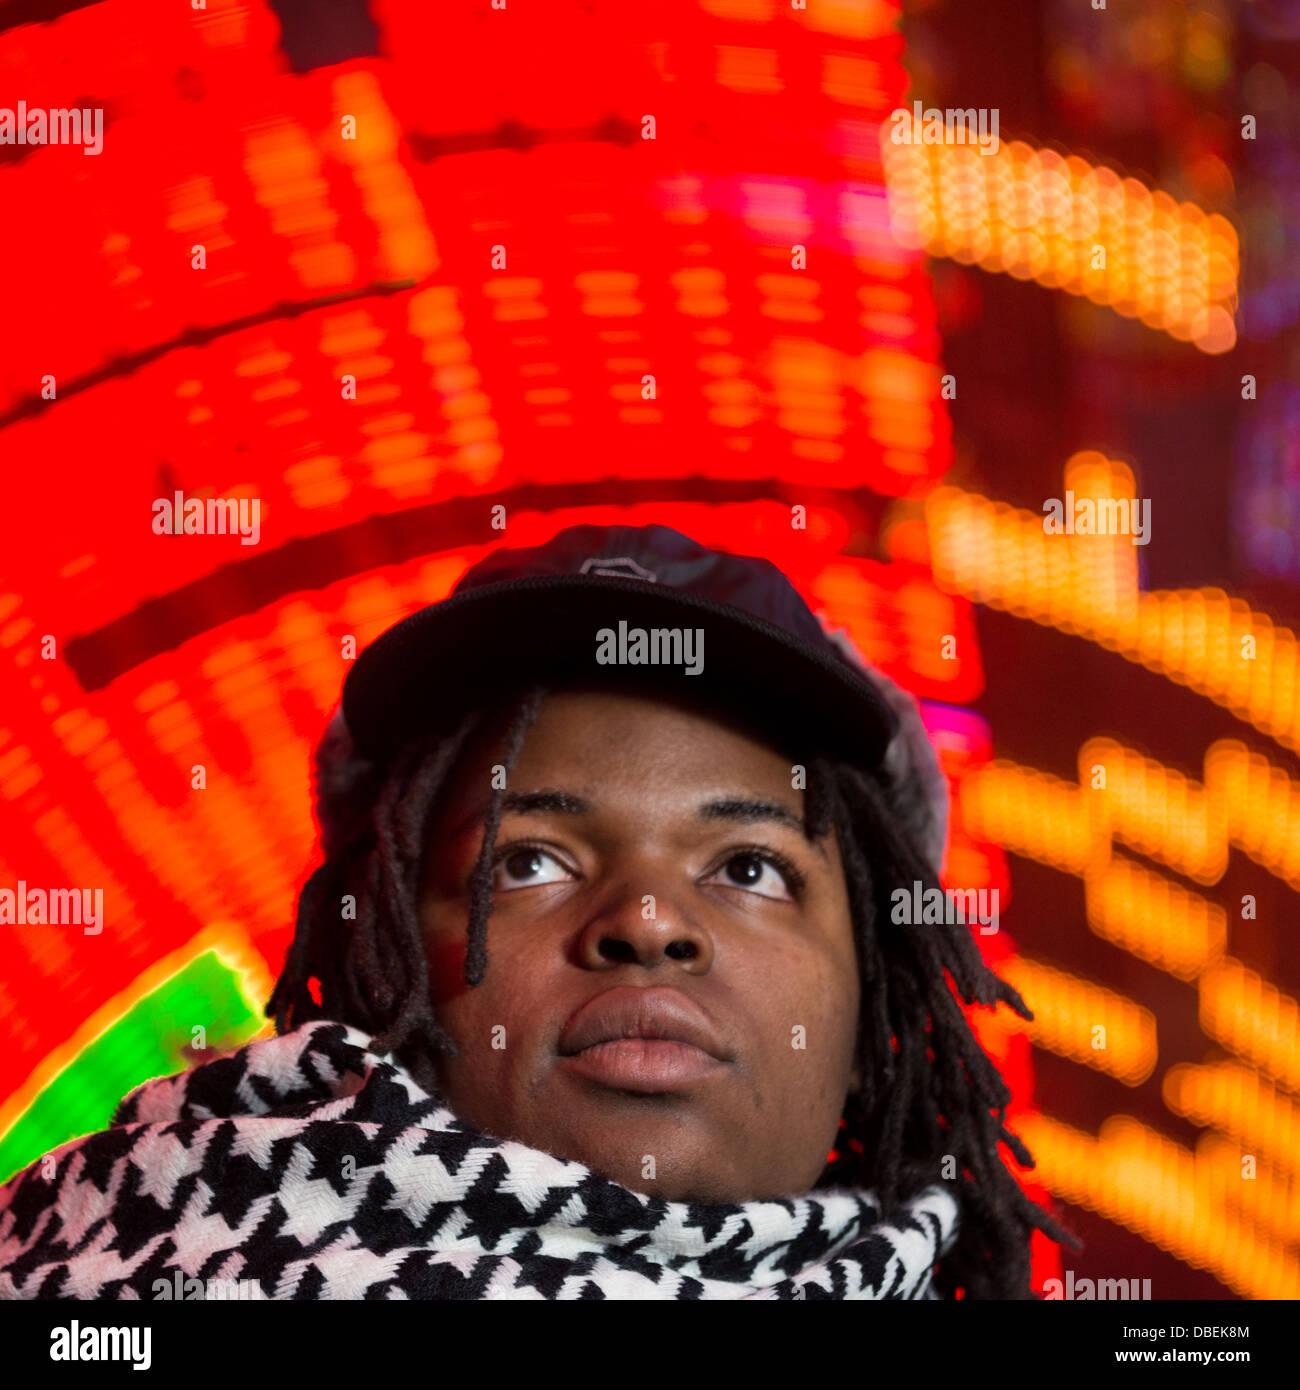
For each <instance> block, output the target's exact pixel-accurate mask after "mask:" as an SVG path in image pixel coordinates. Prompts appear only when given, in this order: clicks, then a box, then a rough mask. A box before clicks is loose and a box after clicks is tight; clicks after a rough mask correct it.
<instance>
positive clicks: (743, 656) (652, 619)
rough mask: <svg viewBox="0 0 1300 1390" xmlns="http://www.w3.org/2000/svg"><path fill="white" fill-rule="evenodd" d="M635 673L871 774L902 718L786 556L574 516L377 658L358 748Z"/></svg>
mask: <svg viewBox="0 0 1300 1390" xmlns="http://www.w3.org/2000/svg"><path fill="white" fill-rule="evenodd" d="M674 631H675V632H676V633H677V639H676V640H674V639H673V638H672V636H671V634H672V633H673V632H674ZM638 633H641V634H644V636H643V637H642V638H641V639H640V640H638V636H637V634H638ZM652 634H653V635H654V636H653V639H652ZM665 634H667V635H665ZM638 657H640V658H642V659H641V660H637V658H638ZM655 658H657V660H656V659H655ZM611 659H612V661H613V664H610V662H611ZM628 677H631V678H634V679H636V680H637V681H638V682H640V683H642V684H644V683H645V682H646V681H652V682H653V683H654V684H655V685H657V686H661V687H662V688H664V689H666V690H676V691H679V692H680V693H682V694H684V695H695V694H698V695H700V696H701V697H705V698H708V697H714V698H720V699H722V700H723V701H724V702H725V703H726V704H729V705H730V706H732V707H733V708H736V709H737V711H738V712H739V713H742V714H748V715H749V716H751V717H752V720H753V722H754V723H756V724H760V725H766V726H768V727H771V728H791V727H795V728H798V729H800V730H801V732H802V734H803V736H804V737H805V738H807V739H809V740H810V741H813V742H815V743H817V744H818V745H821V746H825V747H826V749H827V750H828V751H834V752H837V753H839V754H840V755H842V756H847V757H851V758H852V759H853V760H854V761H855V762H858V763H859V764H860V765H861V766H863V767H864V768H867V769H873V768H875V767H877V766H878V765H879V764H880V762H881V760H882V759H883V757H884V755H885V752H886V750H887V749H888V747H889V745H890V743H891V741H892V740H893V738H894V735H895V734H896V733H897V732H898V728H899V721H898V717H897V715H896V714H895V712H894V709H893V708H892V707H891V704H890V702H889V701H888V700H887V699H886V697H885V695H884V694H883V692H882V690H881V688H880V687H879V686H877V684H876V683H875V682H873V680H872V679H871V676H870V673H869V672H868V671H867V670H865V669H863V668H861V667H859V666H858V665H856V664H855V663H854V662H853V661H851V660H850V659H849V658H848V657H847V656H846V655H845V654H844V653H843V652H842V651H841V649H840V647H839V646H838V645H837V644H836V642H834V641H832V640H831V638H830V637H829V636H828V635H827V633H826V632H825V631H824V630H823V628H822V626H821V624H820V622H818V620H817V618H816V617H815V616H814V615H813V613H812V611H811V610H810V609H809V607H808V605H807V604H806V603H805V602H804V601H803V599H802V598H801V597H800V595H799V593H798V592H797V591H796V589H795V588H794V586H793V585H792V584H791V583H790V581H789V580H788V579H787V578H786V577H785V575H784V574H782V573H781V571H780V570H779V569H777V567H776V566H775V565H773V564H771V563H770V562H769V561H767V560H763V559H760V558H757V557H755V556H746V555H732V554H729V553H727V552H726V551H721V550H710V549H708V548H707V547H705V546H702V545H700V544H698V543H697V542H696V541H694V540H692V539H691V538H690V537H689V536H685V535H683V534H682V533H681V532H680V531H674V530H672V529H670V528H669V527H666V526H571V527H569V528H568V529H566V530H563V531H560V532H559V533H558V534H557V535H556V536H554V537H553V538H552V539H551V540H549V541H547V542H546V543H545V544H544V545H539V546H532V547H529V548H527V549H511V548H509V547H506V546H503V547H501V548H500V549H497V550H494V551H493V552H492V553H491V554H489V555H487V556H486V557H485V558H484V559H482V560H480V561H479V563H478V564H476V565H474V566H472V567H471V568H470V569H469V570H467V571H466V572H465V574H464V575H463V576H462V577H461V579H460V581H459V583H457V585H456V587H455V589H454V590H453V591H452V593H451V594H450V595H449V596H448V597H447V598H445V599H443V600H442V601H441V602H440V603H435V604H431V605H430V606H429V607H427V608H423V609H421V610H420V611H419V612H417V613H413V614H412V615H411V616H410V617H408V618H405V619H403V620H402V621H401V622H399V623H397V624H395V625H394V626H393V627H391V628H389V629H388V631H387V632H385V633H383V634H382V635H381V636H380V637H379V638H378V639H377V640H376V641H375V642H373V643H372V644H371V645H370V646H369V647H367V648H366V649H365V651H364V652H362V654H361V655H360V656H359V657H358V658H357V660H356V663H355V665H354V666H353V668H352V670H351V672H350V673H349V674H348V677H347V680H346V681H345V682H344V686H343V717H344V719H345V721H346V725H347V728H348V731H349V733H350V735H351V738H352V741H353V743H354V745H355V747H356V749H357V751H358V752H359V753H360V754H361V755H363V756H364V757H366V758H368V759H370V760H372V761H373V762H375V763H377V764H384V763H387V762H388V761H389V760H390V759H391V758H392V757H393V755H394V754H396V752H397V751H398V750H399V749H400V748H401V747H403V746H404V745H405V744H406V743H407V742H409V741H410V740H412V739H415V738H419V737H422V736H425V735H431V734H435V733H438V732H445V731H450V730H451V729H452V728H454V727H455V725H456V724H457V723H458V722H459V721H460V720H461V719H462V718H463V717H464V716H465V715H466V714H467V713H469V712H470V711H472V710H474V709H477V708H481V707H484V706H486V705H490V704H495V703H496V701H497V700H498V699H500V698H501V697H502V696H503V695H505V694H507V693H509V692H511V691H513V690H516V689H518V688H519V687H520V686H521V685H524V684H532V683H539V684H560V683H563V682H567V681H576V680H583V679H588V678H589V679H597V678H602V679H609V680H611V681H617V680H618V679H620V678H628ZM793 721H802V722H801V723H799V724H793Z"/></svg>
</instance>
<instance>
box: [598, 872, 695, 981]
mask: <svg viewBox="0 0 1300 1390" xmlns="http://www.w3.org/2000/svg"><path fill="white" fill-rule="evenodd" d="M578 955H579V959H580V962H581V964H582V965H584V966H585V967H586V968H587V969H589V970H607V969H609V968H610V967H611V966H612V965H626V964H633V965H644V966H647V967H650V968H653V967H654V966H656V965H658V964H659V963H660V962H661V961H663V960H665V959H666V960H671V961H681V962H682V963H683V965H684V966H685V968H686V973H687V974H690V975H704V974H707V973H708V971H709V970H710V969H711V968H712V965H713V937H712V935H711V934H710V933H709V932H708V931H707V930H706V929H705V928H704V927H702V926H701V925H699V923H698V922H696V921H695V920H694V919H693V918H691V917H690V915H689V914H688V913H686V912H685V911H684V910H683V909H682V908H681V907H679V906H678V905H677V904H676V903H675V902H674V901H673V898H672V896H671V894H668V893H665V892H662V891H659V892H656V891H655V886H654V884H653V883H652V882H651V881H650V880H649V879H646V880H644V881H642V882H640V883H636V882H631V881H629V882H626V883H623V884H621V885H620V886H619V887H618V888H617V889H615V890H613V891H612V892H611V894H610V898H609V900H608V901H607V902H605V903H603V904H602V905H601V907H600V908H599V909H598V910H597V911H595V912H594V913H593V914H592V916H591V918H590V919H589V920H588V922H587V924H586V926H585V927H584V928H583V931H582V935H581V937H580V939H579V941H578Z"/></svg>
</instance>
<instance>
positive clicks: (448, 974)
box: [427, 937, 487, 1017]
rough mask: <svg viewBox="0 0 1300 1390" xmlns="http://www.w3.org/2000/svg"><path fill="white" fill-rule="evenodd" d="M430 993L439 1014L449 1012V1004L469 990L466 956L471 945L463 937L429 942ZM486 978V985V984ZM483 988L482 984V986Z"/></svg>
mask: <svg viewBox="0 0 1300 1390" xmlns="http://www.w3.org/2000/svg"><path fill="white" fill-rule="evenodd" d="M427 950H428V956H429V995H430V997H431V998H432V1000H433V1006H434V1008H435V1009H437V1010H439V1016H440V1017H444V1016H446V1015H448V1014H449V1012H450V1011H449V1010H448V1008H447V1006H448V1005H449V1004H451V1003H452V1002H453V1001H454V1000H456V999H457V998H459V997H460V996H461V995H464V994H466V993H468V992H469V986H468V985H467V984H466V983H465V957H466V956H467V955H468V954H469V946H468V944H467V943H466V941H465V939H464V938H463V937H460V938H458V939H456V940H452V941H441V940H438V941H432V942H430V943H428V947H427ZM486 983H487V982H486V980H485V981H484V985H486ZM480 988H482V986H480Z"/></svg>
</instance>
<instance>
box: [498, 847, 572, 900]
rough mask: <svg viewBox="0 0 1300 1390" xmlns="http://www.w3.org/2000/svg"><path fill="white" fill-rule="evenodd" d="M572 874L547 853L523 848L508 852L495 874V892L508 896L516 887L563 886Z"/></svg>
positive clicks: (499, 862)
mask: <svg viewBox="0 0 1300 1390" xmlns="http://www.w3.org/2000/svg"><path fill="white" fill-rule="evenodd" d="M572 877H573V875H572V873H571V872H570V871H569V870H568V869H566V868H565V867H564V865H563V864H561V863H560V861H559V860H558V859H557V858H556V857H555V856H554V855H553V854H551V853H549V852H548V851H547V850H544V849H539V848H538V847H537V846H536V845H523V846H520V847H519V848H517V849H509V850H507V851H506V852H505V853H504V854H503V855H502V856H501V858H500V859H498V860H497V866H496V869H495V871H494V872H493V875H492V891H493V892H494V893H509V892H512V891H513V890H514V889H516V888H533V887H536V886H537V885H538V884H540V883H563V882H564V880H565V879H568V878H572Z"/></svg>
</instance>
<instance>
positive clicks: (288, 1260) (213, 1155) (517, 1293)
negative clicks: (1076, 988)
mask: <svg viewBox="0 0 1300 1390" xmlns="http://www.w3.org/2000/svg"><path fill="white" fill-rule="evenodd" d="M369 1041H370V1040H369V1039H368V1038H367V1037H366V1035H365V1034H364V1033H361V1032H358V1031H357V1030H355V1029H352V1028H349V1027H347V1026H345V1025H343V1024H340V1023H328V1022H315V1023H310V1024H306V1025H304V1026H303V1027H301V1028H298V1029H295V1030H294V1031H292V1032H290V1033H286V1034H285V1035H284V1036H282V1037H276V1038H269V1039H266V1040H263V1041H259V1042H254V1043H251V1044H249V1045H248V1046H247V1047H244V1048H242V1049H240V1050H239V1051H237V1052H234V1053H232V1054H230V1055H229V1056H226V1057H221V1058H218V1059H217V1060H215V1061H212V1062H208V1063H206V1064H204V1065H202V1066H199V1067H197V1068H195V1069H194V1070H192V1071H189V1072H185V1073H182V1074H180V1075H178V1076H173V1077H166V1078H162V1079H160V1080H156V1081H150V1082H147V1083H146V1084H145V1085H143V1086H140V1087H138V1088H137V1089H136V1090H134V1091H133V1092H131V1094H130V1095H129V1096H127V1098H126V1099H125V1100H124V1101H123V1102H122V1104H121V1105H120V1106H119V1107H118V1112H117V1114H116V1116H115V1117H114V1121H113V1124H112V1125H111V1126H110V1128H108V1129H106V1130H104V1131H102V1132H101V1133H98V1134H92V1135H89V1136H87V1137H86V1138H83V1139H77V1140H74V1141H72V1142H71V1143H69V1144H65V1145H63V1146H62V1147H61V1148H59V1149H56V1150H54V1152H53V1155H47V1157H46V1158H45V1159H42V1160H38V1161H37V1162H36V1163H34V1164H32V1165H31V1167H29V1168H27V1169H26V1170H25V1171H23V1172H22V1173H19V1174H18V1175H16V1176H15V1177H14V1178H12V1179H11V1180H10V1181H9V1182H8V1183H6V1184H5V1186H4V1187H3V1188H0V1298H5V1299H15V1298H20V1299H33V1298H65V1299H73V1298H75V1299H90V1298H95V1299H153V1298H159V1297H172V1296H175V1297H181V1296H184V1297H203V1296H209V1297H210V1296H211V1295H210V1294H206V1295H205V1294H201V1293H185V1294H182V1293H181V1290H182V1289H183V1288H184V1289H190V1288H202V1287H206V1285H207V1284H208V1283H209V1282H220V1283H223V1284H225V1285H226V1286H227V1287H229V1286H230V1283H232V1282H233V1281H238V1282H239V1283H240V1285H241V1287H245V1288H252V1289H254V1290H255V1291H256V1292H255V1293H254V1294H253V1295H252V1296H254V1297H265V1298H279V1299H340V1298H342V1299H354V1298H377V1299H412V1298H421V1299H475V1300H476V1299H584V1298H585V1299H591V1298H597V1299H600V1298H612V1299H688V1300H689V1299H749V1298H753V1299H799V1298H809V1299H875V1298H884V1299H923V1298H936V1297H937V1296H938V1295H937V1294H936V1293H935V1292H934V1290H933V1289H932V1287H931V1276H932V1274H933V1271H934V1267H935V1264H936V1261H937V1260H938V1259H939V1258H940V1257H941V1256H942V1255H944V1254H946V1253H947V1252H948V1250H950V1249H951V1247H952V1244H953V1241H954V1240H955V1238H956V1227H957V1216H958V1213H957V1204H956V1201H955V1198H954V1196H953V1194H952V1192H951V1190H950V1189H949V1188H947V1187H944V1186H941V1185H937V1184H936V1185H935V1186H933V1187H930V1188H927V1189H926V1190H925V1191H924V1192H922V1193H921V1194H920V1195H918V1196H916V1197H914V1198H912V1199H911V1200H910V1201H908V1202H906V1203H904V1204H903V1205H902V1206H901V1207H900V1208H899V1210H898V1211H897V1212H896V1213H895V1214H894V1218H893V1219H892V1220H891V1221H889V1222H885V1221H882V1220H881V1219H880V1216H881V1212H880V1207H879V1203H878V1202H877V1201H876V1199H875V1198H874V1196H873V1195H872V1194H871V1193H869V1192H863V1191H850V1190H846V1189H836V1190H825V1191H817V1192H813V1193H809V1194H806V1195H801V1196H792V1197H788V1198H783V1199H780V1200H768V1201H752V1202H744V1203H734V1204H718V1205H713V1204H709V1205H703V1204H699V1203H694V1202H665V1201H663V1200H661V1199H659V1198H654V1197H649V1196H646V1195H643V1194H640V1193H636V1192H632V1191H630V1190H629V1189H628V1188H625V1187H622V1186H620V1185H619V1184H618V1183H615V1182H612V1181H610V1180H608V1179H606V1178H602V1177H600V1176H598V1175H597V1174H595V1173H593V1172H592V1171H591V1170H590V1169H589V1168H586V1167H584V1166H583V1165H582V1164H580V1163H575V1162H571V1161H568V1160H565V1159H559V1158H555V1157H553V1156H552V1155H550V1154H547V1153H544V1152H542V1151H540V1150H538V1149H532V1148H529V1147H527V1146H526V1145H524V1144H520V1143H515V1142H511V1141H502V1140H499V1139H494V1138H491V1137H489V1136H487V1135H484V1134H481V1133H479V1132H477V1131H476V1130H474V1129H473V1128H471V1127H470V1126H469V1125H467V1124H465V1123H464V1122H463V1121H461V1120H459V1119H458V1118H457V1117H456V1116H455V1115H454V1114H453V1113H452V1112H451V1111H450V1110H449V1109H447V1108H446V1107H445V1105H443V1103H442V1102H441V1101H439V1100H437V1099H434V1098H431V1097H429V1096H428V1095H427V1094H426V1093H425V1092H424V1091H422V1090H421V1089H420V1088H419V1087H418V1086H417V1085H416V1084H415V1082H414V1081H413V1080H412V1079H411V1077H410V1076H409V1074H408V1073H407V1072H406V1071H405V1070H403V1069H402V1068H401V1067H398V1066H396V1065H394V1063H393V1060H392V1058H391V1057H379V1056H376V1055H375V1054H374V1053H373V1052H370V1051H369V1050H368V1044H369ZM43 1169H47V1170H50V1176H49V1177H48V1178H47V1177H46V1176H45V1175H44V1172H43ZM173 1289H174V1290H175V1293H174V1294H173V1292H172V1291H173ZM227 1296H228V1295H227Z"/></svg>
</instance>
